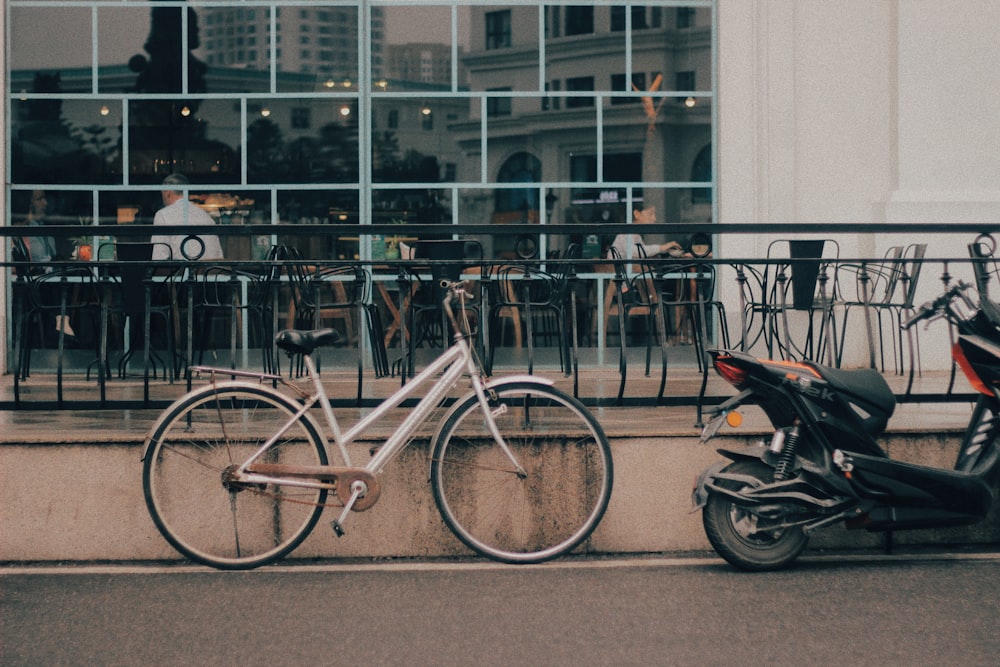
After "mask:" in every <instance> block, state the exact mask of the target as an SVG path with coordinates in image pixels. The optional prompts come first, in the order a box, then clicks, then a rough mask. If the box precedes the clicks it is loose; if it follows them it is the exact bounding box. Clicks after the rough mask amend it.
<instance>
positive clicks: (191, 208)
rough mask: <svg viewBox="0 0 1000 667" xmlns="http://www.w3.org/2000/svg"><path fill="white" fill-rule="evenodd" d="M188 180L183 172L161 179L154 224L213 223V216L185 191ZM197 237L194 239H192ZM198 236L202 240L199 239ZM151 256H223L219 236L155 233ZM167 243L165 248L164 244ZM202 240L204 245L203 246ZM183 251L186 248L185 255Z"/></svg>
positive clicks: (199, 257)
mask: <svg viewBox="0 0 1000 667" xmlns="http://www.w3.org/2000/svg"><path fill="white" fill-rule="evenodd" d="M190 184H191V183H190V181H188V179H187V177H186V176H185V175H184V174H170V175H169V176H167V177H166V178H164V179H163V190H162V192H161V193H160V194H161V195H162V197H163V208H161V209H160V210H159V211H157V212H156V215H155V216H153V224H154V225H214V224H215V220H214V219H213V218H212V216H210V215H209V214H208V213H207V212H206V211H205V210H204V209H203V208H201V207H199V206H196V205H195V204H192V203H191V202H189V201H188V200H187V197H186V196H185V194H184V188H186V187H187V186H189V185H190ZM195 239H197V240H195ZM198 240H200V241H201V242H200V243H199V242H198ZM150 241H151V242H152V243H153V244H154V245H153V259H154V260H158V259H201V260H206V259H208V260H212V259H222V258H223V257H222V245H221V244H220V243H219V237H218V236H215V235H211V236H199V237H194V238H193V239H192V238H189V237H188V236H186V235H184V234H178V235H154V236H152V237H151V238H150ZM162 244H166V245H167V246H170V251H169V252H168V250H167V248H166V246H165V245H162ZM202 244H204V248H202ZM183 251H186V253H187V254H186V255H185V254H184V252H183Z"/></svg>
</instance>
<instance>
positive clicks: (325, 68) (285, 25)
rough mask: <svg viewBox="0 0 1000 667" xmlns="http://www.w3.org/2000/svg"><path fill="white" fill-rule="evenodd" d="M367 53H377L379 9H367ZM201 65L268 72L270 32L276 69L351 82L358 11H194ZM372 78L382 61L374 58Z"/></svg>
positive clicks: (322, 8)
mask: <svg viewBox="0 0 1000 667" xmlns="http://www.w3.org/2000/svg"><path fill="white" fill-rule="evenodd" d="M371 14H372V29H371V34H370V37H371V40H372V51H373V53H375V54H379V53H381V51H382V33H383V30H382V9H381V8H379V7H372V9H371ZM199 15H200V16H201V20H202V24H203V27H202V32H203V34H204V36H203V44H202V47H203V51H204V53H205V62H207V63H208V64H209V65H210V66H216V67H239V66H243V67H247V68H251V69H262V70H267V69H269V67H270V59H271V39H270V36H271V30H272V25H274V34H275V42H274V47H275V56H276V57H275V67H276V68H277V70H278V71H283V72H303V73H310V74H313V73H315V74H323V75H329V76H331V77H335V79H334V80H336V81H338V82H340V81H344V80H356V78H357V76H358V75H357V72H358V13H357V11H356V9H355V8H354V7H350V6H320V7H316V6H309V5H303V6H299V7H294V6H293V7H288V6H279V7H275V8H274V16H273V23H272V14H271V10H270V8H268V7H264V6H249V7H238V6H237V7H212V6H211V5H207V6H204V7H200V8H199ZM372 74H373V76H382V75H383V72H382V71H381V58H378V57H376V58H373V67H372Z"/></svg>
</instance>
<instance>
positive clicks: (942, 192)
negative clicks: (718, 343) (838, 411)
mask: <svg viewBox="0 0 1000 667" xmlns="http://www.w3.org/2000/svg"><path fill="white" fill-rule="evenodd" d="M718 20H719V35H718V39H719V82H718V86H717V89H718V94H719V100H718V105H719V149H718V156H719V160H718V162H719V164H718V165H717V172H716V173H717V177H718V182H719V195H718V196H719V222H721V223H728V224H743V223H746V224H753V223H789V224H795V225H802V226H803V227H805V229H804V230H803V231H804V232H806V233H808V228H807V226H808V225H809V224H810V223H820V222H857V223H882V222H935V221H941V223H942V224H947V223H948V222H978V221H982V222H986V223H995V222H996V221H998V220H1000V123H997V121H996V119H995V117H994V116H995V112H994V111H993V110H995V109H997V108H1000V85H997V79H998V78H1000V71H998V68H997V63H998V62H1000V46H998V45H997V43H996V34H997V32H998V28H1000V3H997V2H995V1H994V0H874V1H873V0H842V1H840V2H836V3H831V2H825V1H822V0H720V2H719V16H718ZM966 236H968V235H951V236H950V235H947V234H942V235H933V236H929V237H928V238H926V239H916V238H910V237H908V236H906V235H888V234H885V235H879V236H878V238H876V237H875V235H874V234H870V235H866V234H862V235H859V236H857V237H853V238H841V239H839V240H840V242H841V256H842V257H844V256H846V257H858V256H871V255H873V254H876V255H880V254H881V253H882V252H883V251H884V250H885V248H886V247H888V246H890V245H896V244H906V243H910V242H915V241H921V242H923V241H926V242H927V243H928V244H929V248H928V254H929V255H930V256H935V257H955V258H961V257H966V256H967V250H966V244H967V243H969V242H971V241H972V238H971V237H969V238H966ZM770 240H771V239H770V238H763V237H753V236H747V237H727V238H725V239H722V240H721V241H720V244H721V248H720V249H721V252H722V253H723V254H724V255H725V256H727V257H734V258H735V257H754V256H756V257H762V256H764V254H765V253H766V250H767V244H768V243H769V241H770ZM952 273H954V274H956V276H957V277H960V278H966V279H969V278H971V275H965V274H966V273H967V270H966V269H964V268H962V269H958V268H957V267H955V266H952ZM939 275H940V267H939V266H933V265H932V266H929V267H927V271H925V273H924V276H923V277H922V278H921V283H920V285H921V290H920V294H919V295H918V300H920V299H923V298H930V297H932V296H933V295H934V294H936V292H937V291H938V290H939V289H940V282H939V281H938V278H939ZM723 288H724V289H725V290H726V293H724V294H723V299H724V301H726V302H727V303H738V299H739V297H738V294H737V293H736V291H735V285H734V284H732V283H731V282H724V283H723ZM943 330H944V327H942V326H935V327H932V328H931V329H930V330H928V331H927V332H922V349H923V350H924V354H923V366H924V368H931V367H938V368H942V367H946V366H947V364H948V355H947V354H946V353H945V352H944V350H945V349H946V348H945V347H943V344H944V337H943ZM859 342H860V341H859ZM857 352H858V351H857V350H854V354H852V355H851V356H849V360H851V359H853V360H855V361H858V360H860V359H859V357H858V356H857Z"/></svg>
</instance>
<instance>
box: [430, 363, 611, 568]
mask: <svg viewBox="0 0 1000 667" xmlns="http://www.w3.org/2000/svg"><path fill="white" fill-rule="evenodd" d="M492 393H493V394H494V395H495V398H492V397H491V401H490V407H491V409H492V410H493V414H494V419H495V420H496V423H497V428H498V429H499V431H500V433H501V434H502V435H503V437H504V439H505V441H506V442H507V444H508V445H509V446H510V448H511V450H512V451H513V453H514V455H515V457H516V458H517V459H518V461H519V463H520V465H521V466H522V467H523V468H524V469H525V470H526V472H527V475H526V476H524V477H519V476H518V475H517V474H516V471H515V470H514V469H513V466H512V464H511V462H510V460H509V459H508V458H507V456H506V455H505V454H504V453H503V451H502V449H501V448H500V446H499V445H498V444H497V443H496V442H495V441H494V440H493V438H492V436H491V435H490V433H489V431H488V427H487V425H486V423H485V422H486V420H484V419H483V413H482V410H481V408H480V405H479V402H478V400H477V399H476V397H475V396H474V395H470V396H469V397H468V398H466V399H465V400H463V401H461V403H460V404H458V406H457V407H456V408H455V409H453V410H452V411H451V412H450V413H449V415H448V416H446V418H445V421H444V423H443V424H442V427H441V429H440V431H439V434H438V435H437V437H436V438H435V442H434V446H433V451H432V455H431V488H432V490H433V493H434V501H435V502H436V503H437V507H438V510H439V511H440V512H441V516H442V518H443V519H444V521H445V523H446V524H447V525H448V527H449V528H450V529H451V531H452V532H453V533H454V534H455V535H456V536H457V537H458V539H459V540H461V541H462V542H463V543H464V544H465V545H466V546H468V547H469V548H470V549H472V550H473V551H476V552H478V553H479V554H482V555H483V556H486V557H488V558H492V559H493V560H497V561H501V562H504V563H539V562H542V561H546V560H551V559H553V558H557V557H558V556H561V555H563V554H565V553H568V552H569V551H571V550H572V549H574V548H575V547H577V546H578V545H579V544H580V543H581V542H583V541H584V540H585V539H587V538H588V537H589V536H590V534H591V533H592V532H593V531H594V529H595V528H596V527H597V525H598V523H599V522H600V520H601V518H602V517H603V516H604V511H605V510H606V509H607V506H608V501H609V500H610V498H611V487H612V483H613V478H614V471H613V465H612V460H611V448H610V446H609V445H608V440H607V437H606V436H605V434H604V430H603V429H602V428H601V426H600V424H599V423H598V422H597V420H596V419H595V418H594V416H593V415H592V414H591V413H590V412H589V411H588V410H587V408H585V407H584V406H583V404H582V403H580V402H579V401H578V400H576V399H575V398H573V397H572V396H569V395H568V394H565V393H563V392H562V391H560V390H558V389H556V388H554V387H551V386H549V385H547V384H543V383H540V382H531V381H508V382H503V381H501V382H499V383H496V384H495V385H493V386H492Z"/></svg>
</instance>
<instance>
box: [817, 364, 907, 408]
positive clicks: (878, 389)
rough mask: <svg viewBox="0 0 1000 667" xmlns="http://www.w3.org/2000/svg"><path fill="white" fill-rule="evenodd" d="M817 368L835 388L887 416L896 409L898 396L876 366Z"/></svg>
mask: <svg viewBox="0 0 1000 667" xmlns="http://www.w3.org/2000/svg"><path fill="white" fill-rule="evenodd" d="M815 368H816V371H817V372H818V373H819V374H820V375H822V376H823V379H824V380H826V381H827V382H829V383H830V386H832V387H833V388H834V389H837V390H839V391H841V392H843V393H845V394H849V395H850V396H851V397H852V398H857V399H859V400H861V401H863V402H865V403H869V404H871V407H874V408H875V409H876V410H878V411H879V412H880V413H884V414H885V415H886V417H888V416H889V415H891V414H892V413H893V411H894V410H895V409H896V396H895V395H894V394H893V393H892V389H890V388H889V383H887V382H886V381H885V378H884V377H882V374H881V373H879V372H878V371H877V370H875V369H874V368H858V369H851V370H842V369H839V368H830V367H828V366H819V365H816V366H815Z"/></svg>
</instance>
